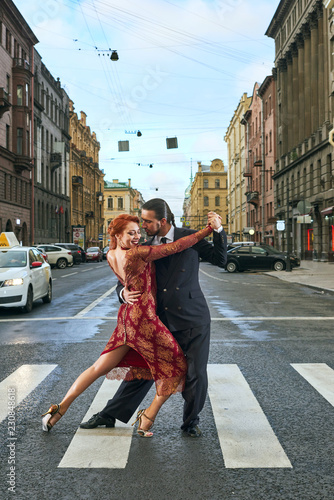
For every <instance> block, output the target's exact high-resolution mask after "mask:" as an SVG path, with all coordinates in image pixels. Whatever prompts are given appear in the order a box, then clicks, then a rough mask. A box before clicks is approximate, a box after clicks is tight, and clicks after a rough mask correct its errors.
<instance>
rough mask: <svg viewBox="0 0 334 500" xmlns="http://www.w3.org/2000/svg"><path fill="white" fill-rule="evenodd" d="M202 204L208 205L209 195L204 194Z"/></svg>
mask: <svg viewBox="0 0 334 500" xmlns="http://www.w3.org/2000/svg"><path fill="white" fill-rule="evenodd" d="M204 206H205V207H208V206H209V197H208V196H204Z"/></svg>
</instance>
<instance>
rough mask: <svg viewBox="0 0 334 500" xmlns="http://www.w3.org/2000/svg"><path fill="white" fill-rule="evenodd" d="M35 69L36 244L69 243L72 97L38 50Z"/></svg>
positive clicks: (35, 55) (35, 54) (35, 56)
mask: <svg viewBox="0 0 334 500" xmlns="http://www.w3.org/2000/svg"><path fill="white" fill-rule="evenodd" d="M34 68H35V71H34V156H35V159H34V170H35V175H34V188H35V189H34V193H35V196H34V207H35V218H34V219H35V228H34V229H35V231H34V233H35V236H34V242H35V243H36V244H40V243H56V242H59V243H61V242H62V243H63V242H69V241H72V240H71V221H70V212H71V206H70V135H69V97H68V95H67V94H66V92H65V91H64V89H63V88H62V87H61V83H60V81H59V78H58V79H57V80H55V79H54V78H53V76H52V75H51V73H50V72H49V70H48V69H47V68H46V66H45V65H44V64H43V62H42V58H41V56H40V55H39V53H38V52H37V51H36V50H35V53H34Z"/></svg>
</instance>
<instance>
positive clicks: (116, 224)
mask: <svg viewBox="0 0 334 500" xmlns="http://www.w3.org/2000/svg"><path fill="white" fill-rule="evenodd" d="M129 222H136V223H137V224H138V225H139V218H138V217H137V216H136V215H129V214H120V215H118V216H117V217H115V219H114V220H112V221H111V222H110V224H109V226H108V233H109V234H110V244H109V248H110V250H114V248H116V246H117V242H116V234H121V233H123V231H124V229H125V228H126V226H127V225H128V224H129Z"/></svg>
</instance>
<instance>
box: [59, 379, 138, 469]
mask: <svg viewBox="0 0 334 500" xmlns="http://www.w3.org/2000/svg"><path fill="white" fill-rule="evenodd" d="M119 385H120V382H118V381H117V380H107V379H105V380H104V382H103V383H102V385H101V387H100V389H99V391H98V392H97V394H96V396H95V399H94V401H93V403H92V405H91V407H90V408H89V410H88V412H87V413H86V415H85V417H84V419H83V421H86V420H88V419H89V418H90V417H91V416H92V415H93V414H94V413H98V412H99V411H100V410H101V408H104V406H105V404H106V402H107V401H108V399H111V398H112V397H113V395H114V394H115V392H116V391H117V389H118V387H119ZM132 434H133V427H131V425H130V424H123V423H122V422H119V421H118V420H117V427H115V428H106V427H99V428H97V429H91V430H88V429H80V428H79V429H78V430H77V431H76V433H75V435H74V437H73V439H72V441H71V443H70V445H69V447H68V448H67V450H66V453H65V455H64V456H63V458H62V460H61V461H60V463H59V465H58V467H59V468H74V469H79V468H80V469H81V468H82V469H94V468H100V469H103V468H107V469H124V468H125V466H126V464H127V462H128V457H129V452H130V446H131V440H132Z"/></svg>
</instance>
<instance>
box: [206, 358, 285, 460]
mask: <svg viewBox="0 0 334 500" xmlns="http://www.w3.org/2000/svg"><path fill="white" fill-rule="evenodd" d="M208 376H209V396H210V401H211V406H212V410H213V414H214V417H215V422H216V427H217V431H218V436H219V441H220V446H221V449H222V453H223V457H224V462H225V466H226V468H228V469H236V468H291V467H292V465H291V463H290V460H289V459H288V457H287V455H286V454H285V452H284V450H283V448H282V446H281V445H280V443H279V441H278V439H277V437H276V436H275V434H274V432H273V430H272V428H271V426H270V424H269V422H268V420H267V418H266V416H265V414H264V413H263V411H262V409H261V407H260V405H259V404H258V402H257V400H256V398H255V396H254V395H253V393H252V391H251V389H250V387H249V385H248V383H247V381H246V380H245V378H244V377H243V375H242V373H241V371H240V370H239V368H238V366H237V365H208Z"/></svg>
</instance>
